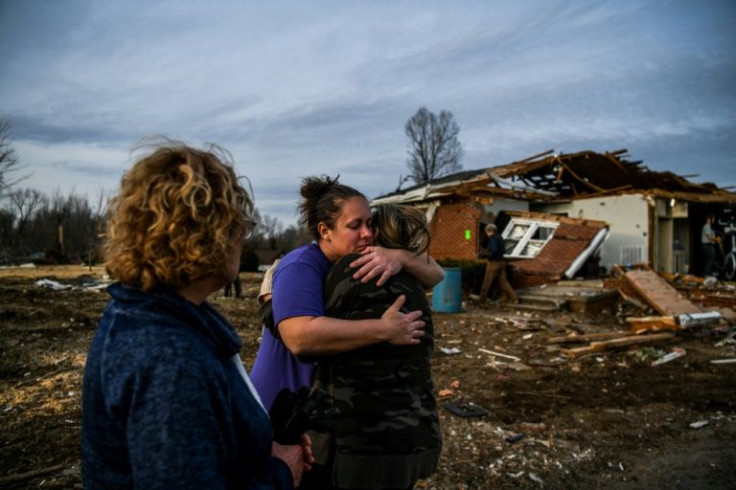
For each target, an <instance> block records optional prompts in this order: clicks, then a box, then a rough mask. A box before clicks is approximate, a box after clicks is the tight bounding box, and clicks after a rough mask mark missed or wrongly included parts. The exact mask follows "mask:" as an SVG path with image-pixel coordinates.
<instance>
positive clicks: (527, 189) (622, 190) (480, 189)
mask: <svg viewBox="0 0 736 490" xmlns="http://www.w3.org/2000/svg"><path fill="white" fill-rule="evenodd" d="M626 153H627V150H625V149H624V150H617V151H613V152H606V153H596V152H593V151H589V150H586V151H581V152H578V153H570V154H556V153H554V151H553V150H549V151H546V152H544V153H540V154H538V155H534V156H532V157H530V158H527V159H525V160H520V161H517V162H513V163H509V164H507V165H500V166H496V167H490V168H485V169H478V170H467V171H463V172H458V173H455V174H452V175H448V176H445V177H441V178H438V179H435V180H434V181H432V182H431V183H429V184H422V185H416V186H413V187H410V188H408V189H405V190H396V191H395V192H393V193H390V194H386V195H384V196H380V197H377V198H376V199H374V200H373V201H372V204H374V205H376V204H382V203H387V202H404V203H409V202H422V201H428V200H434V199H441V198H443V197H450V196H461V197H468V198H473V199H475V200H479V199H480V200H483V199H484V198H488V199H493V198H501V197H505V198H509V199H523V200H534V201H559V200H571V199H585V198H590V197H600V196H605V195H617V194H631V193H641V194H646V195H652V196H657V197H664V198H677V199H680V200H683V201H694V202H703V203H708V202H728V203H736V194H734V193H732V192H729V191H727V190H724V189H721V188H719V187H718V186H716V185H715V184H712V183H704V184H696V183H693V182H690V181H688V180H687V179H686V177H684V176H679V175H676V174H674V173H672V172H655V171H652V170H649V169H648V168H647V167H646V166H643V165H642V162H641V161H628V160H627V159H626V158H625V157H626Z"/></svg>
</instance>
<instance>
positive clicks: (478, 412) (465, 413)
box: [442, 402, 491, 418]
mask: <svg viewBox="0 0 736 490" xmlns="http://www.w3.org/2000/svg"><path fill="white" fill-rule="evenodd" d="M442 406H443V407H444V408H446V409H447V410H449V411H450V412H452V413H453V414H455V415H457V416H458V417H462V418H468V417H482V416H484V415H488V414H489V413H491V412H489V411H488V410H486V409H485V408H483V407H481V406H480V405H478V404H476V403H473V402H468V403H462V404H461V403H453V402H447V403H445V404H443V405H442Z"/></svg>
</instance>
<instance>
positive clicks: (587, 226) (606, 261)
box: [372, 150, 736, 286]
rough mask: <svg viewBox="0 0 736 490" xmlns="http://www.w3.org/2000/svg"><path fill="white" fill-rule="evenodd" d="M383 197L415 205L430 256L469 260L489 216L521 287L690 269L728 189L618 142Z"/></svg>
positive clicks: (724, 211)
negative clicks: (633, 270)
mask: <svg viewBox="0 0 736 490" xmlns="http://www.w3.org/2000/svg"><path fill="white" fill-rule="evenodd" d="M388 202H392V203H402V204H411V205H414V206H417V207H420V208H421V209H423V210H425V212H426V214H427V219H428V221H429V223H430V229H431V232H432V245H431V249H430V253H431V254H432V256H433V257H435V258H437V259H438V260H442V259H458V260H473V259H475V258H476V256H477V253H478V251H479V247H480V240H479V238H480V236H481V233H482V230H483V228H484V226H485V225H486V224H487V223H496V225H498V227H499V230H503V232H502V233H503V236H504V238H505V239H506V241H507V251H506V256H507V258H508V260H509V262H510V264H511V266H512V270H513V271H514V274H513V277H514V278H515V280H514V281H513V282H515V283H516V285H524V286H526V285H534V284H540V283H543V282H551V281H554V280H558V279H562V278H566V277H568V278H569V277H573V276H575V275H580V274H581V273H582V274H586V273H593V272H595V270H596V268H597V267H603V268H604V269H605V270H610V268H611V267H613V266H614V265H617V264H619V265H624V266H626V265H629V264H637V263H648V264H650V265H651V267H652V268H654V269H655V270H657V271H662V272H679V273H698V272H699V271H700V261H699V258H700V247H699V242H700V230H701V227H702V225H703V223H704V222H705V217H706V215H707V214H708V213H715V214H716V216H717V217H718V219H721V220H727V221H728V220H733V218H734V213H736V208H734V210H733V211H732V207H733V206H734V205H736V194H735V193H732V192H729V191H727V190H724V189H720V188H718V187H717V186H716V185H714V184H710V183H706V184H696V183H692V182H690V181H688V180H687V179H686V177H683V176H679V175H675V174H673V173H671V172H655V171H651V170H649V169H648V168H646V167H645V166H643V165H642V162H640V161H629V160H627V158H626V150H618V151H614V152H607V153H596V152H593V151H582V152H578V153H571V154H555V153H553V152H552V151H548V152H545V153H542V154H539V155H534V156H532V157H530V158H528V159H525V160H522V161H518V162H513V163H510V164H507V165H500V166H496V167H491V168H485V169H477V170H468V171H463V172H459V173H456V174H453V175H448V176H445V177H442V178H439V179H436V180H434V181H433V182H431V183H429V184H426V185H419V186H414V187H411V188H408V189H404V190H397V191H395V192H393V193H391V194H387V195H384V196H380V197H378V198H376V199H374V200H373V201H372V204H374V205H376V204H381V203H388ZM517 272H518V273H520V274H516V273H517Z"/></svg>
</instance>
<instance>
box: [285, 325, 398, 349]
mask: <svg viewBox="0 0 736 490" xmlns="http://www.w3.org/2000/svg"><path fill="white" fill-rule="evenodd" d="M290 320H294V319H291V318H290V319H288V320H285V321H283V322H281V323H280V324H279V332H280V333H281V338H282V339H283V341H284V344H286V347H287V348H288V349H289V350H290V351H291V352H292V353H293V354H294V355H297V356H300V355H303V356H316V355H330V354H339V353H341V352H346V351H349V350H353V349H357V348H360V347H365V346H366V345H371V344H375V343H378V342H385V341H387V340H389V337H388V333H387V331H386V328H385V327H384V325H383V322H382V321H381V320H380V319H371V320H341V319H338V318H330V317H326V316H321V317H312V318H309V319H300V320H297V321H293V322H291V321H290Z"/></svg>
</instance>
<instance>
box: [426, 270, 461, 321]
mask: <svg viewBox="0 0 736 490" xmlns="http://www.w3.org/2000/svg"><path fill="white" fill-rule="evenodd" d="M461 303H462V274H461V270H460V268H459V267H447V268H445V278H444V279H442V281H440V282H439V284H437V285H436V286H435V287H434V289H432V309H433V310H434V311H441V312H443V313H457V312H459V311H460V306H461Z"/></svg>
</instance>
